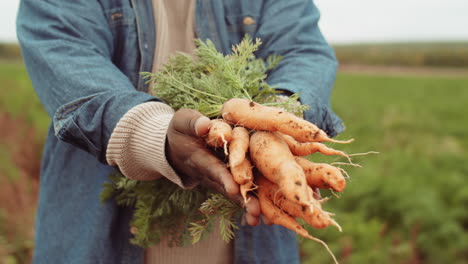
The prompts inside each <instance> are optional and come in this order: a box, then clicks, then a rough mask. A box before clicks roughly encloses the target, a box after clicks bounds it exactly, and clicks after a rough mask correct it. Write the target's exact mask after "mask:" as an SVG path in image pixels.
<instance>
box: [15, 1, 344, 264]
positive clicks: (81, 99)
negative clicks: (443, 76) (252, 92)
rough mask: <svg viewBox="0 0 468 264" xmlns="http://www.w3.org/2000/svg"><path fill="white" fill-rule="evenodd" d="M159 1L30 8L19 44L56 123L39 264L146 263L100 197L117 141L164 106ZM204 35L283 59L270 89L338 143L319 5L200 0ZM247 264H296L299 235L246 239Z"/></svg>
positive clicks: (275, 231) (239, 238)
mask: <svg viewBox="0 0 468 264" xmlns="http://www.w3.org/2000/svg"><path fill="white" fill-rule="evenodd" d="M152 11H153V8H152V1H151V0H120V1H119V0H87V1H65V0H22V1H21V4H20V8H19V13H18V18H17V30H18V32H17V33H18V39H19V41H20V44H21V48H22V52H23V56H24V60H25V63H26V67H27V70H28V73H29V76H30V78H31V81H32V83H33V86H34V89H35V91H36V93H37V95H38V96H39V98H40V99H41V101H42V103H43V105H44V107H45V109H46V111H47V112H48V114H49V115H50V117H51V118H52V122H51V126H50V128H49V132H48V136H47V140H46V143H45V149H44V155H43V160H42V168H41V178H40V194H39V208H38V212H37V216H36V237H35V252H34V262H35V263H68V264H71V263H113V264H114V263H142V262H143V249H141V248H139V247H136V246H134V245H131V244H130V243H129V239H130V237H131V234H130V232H129V219H130V217H131V213H132V210H131V209H130V208H121V207H117V206H116V205H115V203H114V202H112V201H110V202H107V203H105V204H102V203H100V201H99V194H100V192H101V190H102V185H103V183H104V182H106V180H107V176H108V175H109V174H110V173H111V172H112V171H113V170H115V168H113V167H111V166H109V165H107V164H106V161H105V154H106V147H107V144H108V141H109V137H110V135H111V133H112V131H113V128H114V127H115V125H116V123H117V122H118V121H119V119H120V118H121V117H122V116H123V115H124V114H125V113H126V112H127V111H128V110H129V109H131V108H132V107H134V106H136V105H138V104H141V103H143V102H147V101H158V100H159V99H158V98H155V97H153V96H150V95H148V94H147V93H146V91H147V87H146V85H145V82H144V80H142V79H141V78H140V76H139V72H143V71H151V67H152V62H153V55H154V54H153V53H154V50H155V38H156V37H157V36H155V25H154V19H153V12H152ZM195 17H196V25H195V30H196V35H197V37H198V38H201V39H211V40H212V41H213V42H214V44H215V45H216V47H217V48H218V50H220V51H222V52H223V53H225V54H228V53H229V52H230V48H231V45H233V44H236V43H238V42H239V41H240V40H241V38H242V37H243V36H244V35H245V34H250V35H251V36H252V37H254V38H256V37H259V38H261V39H262V41H263V45H262V47H261V49H260V50H259V51H258V52H257V55H258V56H259V57H263V58H265V57H266V56H268V55H269V54H279V55H282V56H284V59H283V60H282V62H281V63H280V64H279V65H278V67H277V68H276V69H275V70H274V71H273V72H271V74H270V75H269V77H268V80H267V81H268V83H269V84H271V85H275V86H277V87H279V88H281V89H283V90H286V91H290V92H292V93H300V100H301V101H302V102H303V103H305V104H308V105H310V110H308V111H307V112H306V113H305V118H306V119H307V120H309V121H311V122H314V123H316V124H317V125H318V126H319V127H321V128H322V129H324V130H325V131H326V132H327V133H328V134H329V135H330V136H335V135H336V134H337V133H339V132H341V131H342V130H343V125H342V123H341V120H340V119H339V118H338V117H337V116H336V115H335V114H334V113H333V112H332V110H331V109H330V104H329V99H330V93H331V89H332V86H333V82H334V78H335V74H336V67H337V62H336V59H335V56H334V52H333V50H332V48H330V46H329V45H328V44H327V43H326V41H325V40H324V38H323V37H322V35H321V33H320V31H319V29H318V27H317V22H318V19H319V13H318V11H317V9H316V7H315V6H314V4H313V2H312V1H311V0H224V1H220V0H198V1H197V3H196V15H195ZM235 262H236V263H297V262H299V257H298V248H297V243H296V241H295V236H294V235H292V233H291V232H290V231H287V230H285V229H284V228H281V227H279V226H263V225H262V226H259V227H248V226H243V227H241V229H240V230H238V231H236V240H235Z"/></svg>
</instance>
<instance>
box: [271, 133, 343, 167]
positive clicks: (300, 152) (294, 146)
mask: <svg viewBox="0 0 468 264" xmlns="http://www.w3.org/2000/svg"><path fill="white" fill-rule="evenodd" d="M276 134H278V135H279V136H280V137H281V138H282V139H284V141H285V142H286V143H287V144H288V146H289V149H290V150H291V152H292V154H294V155H296V156H308V155H310V154H313V153H315V152H320V153H322V154H324V155H339V156H343V157H346V158H347V159H348V160H349V161H350V157H349V155H348V154H346V153H344V152H343V151H339V150H336V149H333V148H330V147H328V146H326V145H324V144H322V143H319V142H304V143H301V142H299V141H297V140H295V139H294V138H293V137H291V136H289V135H285V134H283V133H281V132H276Z"/></svg>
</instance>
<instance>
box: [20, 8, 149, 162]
mask: <svg viewBox="0 0 468 264" xmlns="http://www.w3.org/2000/svg"><path fill="white" fill-rule="evenodd" d="M17 34H18V39H19V42H20V45H21V49H22V53H23V57H24V61H25V64H26V68H27V70H28V73H29V76H30V79H31V81H32V84H33V86H34V89H35V90H36V93H37V95H38V96H39V98H40V99H41V101H42V103H43V105H44V107H45V109H46V111H47V112H48V114H49V115H50V116H51V117H52V122H53V127H54V131H55V135H56V136H57V137H58V138H59V139H60V140H62V141H65V142H67V143H70V144H73V145H75V146H76V147H79V148H80V149H82V150H85V151H87V152H89V153H91V154H92V155H94V156H95V157H96V158H98V159H99V160H100V161H101V162H103V163H105V161H106V159H105V154H106V147H107V144H108V141H109V137H110V135H111V133H112V131H113V129H114V127H115V126H116V124H117V122H118V121H119V119H120V118H121V117H122V116H123V115H124V114H125V113H126V112H127V111H128V110H130V109H131V108H132V107H133V106H136V105H138V104H141V103H143V102H147V101H155V100H158V99H156V98H154V97H152V96H150V95H148V94H146V93H143V92H138V91H137V90H136V89H135V87H134V86H133V84H132V83H131V81H130V80H129V79H128V78H127V77H126V76H125V75H124V74H123V73H122V72H121V71H120V70H119V69H118V68H117V67H116V66H115V65H114V64H113V63H112V59H111V54H112V52H113V48H114V47H113V41H112V34H111V29H110V28H109V23H108V21H107V19H106V17H105V15H104V12H103V10H102V7H101V6H100V4H99V3H98V1H93V0H89V1H63V0H23V1H21V4H20V7H19V11H18V17H17ZM135 48H138V47H135Z"/></svg>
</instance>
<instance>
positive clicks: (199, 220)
mask: <svg viewBox="0 0 468 264" xmlns="http://www.w3.org/2000/svg"><path fill="white" fill-rule="evenodd" d="M109 178H110V182H107V183H106V184H105V185H104V189H103V191H102V193H101V201H103V202H104V201H105V200H107V199H110V198H114V200H115V201H116V203H117V204H118V205H120V206H130V207H134V208H135V211H134V215H133V218H132V221H131V226H132V227H131V231H132V233H133V234H134V238H133V239H132V241H131V242H132V243H134V244H136V245H139V246H142V247H149V246H151V245H154V244H157V243H159V242H160V241H161V238H162V237H163V236H166V235H169V237H170V242H169V245H170V246H186V245H189V244H190V243H196V242H198V241H199V240H200V239H201V238H202V237H205V236H206V234H207V233H208V232H210V231H212V229H213V228H212V227H213V226H215V224H216V222H217V221H218V220H219V219H220V221H221V225H220V232H221V235H222V237H223V238H224V239H226V240H229V239H232V237H233V233H232V230H231V228H233V227H235V225H234V222H233V220H232V219H234V218H233V217H234V216H235V214H237V213H238V212H241V208H240V207H239V206H237V205H236V204H234V203H232V202H230V201H228V200H226V199H225V198H224V197H223V196H222V195H220V194H214V193H210V192H209V191H208V190H206V189H204V188H202V187H196V188H194V189H191V190H184V189H182V188H180V187H179V186H177V185H175V184H174V183H172V182H170V181H169V180H167V179H160V180H156V181H148V182H144V181H136V180H131V179H128V178H126V177H125V176H123V175H122V174H120V173H114V174H112V175H111V176H110V177H109Z"/></svg>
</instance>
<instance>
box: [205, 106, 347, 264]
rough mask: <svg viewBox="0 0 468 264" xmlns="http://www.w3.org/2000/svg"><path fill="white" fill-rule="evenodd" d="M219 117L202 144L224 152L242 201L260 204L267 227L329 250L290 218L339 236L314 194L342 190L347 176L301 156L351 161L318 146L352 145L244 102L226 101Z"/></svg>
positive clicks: (276, 111)
mask: <svg viewBox="0 0 468 264" xmlns="http://www.w3.org/2000/svg"><path fill="white" fill-rule="evenodd" d="M221 116H222V119H213V120H212V121H211V122H212V123H211V127H210V132H209V134H208V136H207V137H206V142H207V144H208V145H209V146H212V147H214V148H224V151H225V154H227V157H228V167H229V169H230V171H231V173H232V175H233V178H234V180H235V181H236V182H237V183H238V184H239V185H240V189H241V194H242V196H243V197H244V199H245V201H247V199H248V196H247V194H248V193H249V192H251V193H253V194H254V195H256V196H257V197H258V199H259V203H260V207H261V211H262V214H263V215H264V217H266V218H267V219H268V220H269V221H270V222H271V223H274V224H278V225H282V226H284V227H286V228H288V229H290V230H293V231H294V232H296V233H297V234H299V235H301V236H303V237H305V238H308V239H313V240H315V241H318V242H320V243H322V244H323V245H324V246H325V247H326V248H327V249H328V247H327V246H326V244H325V243H324V242H323V241H321V240H319V239H317V238H315V237H313V236H311V235H310V234H309V233H308V232H307V231H306V229H305V228H304V227H303V226H302V225H300V224H299V223H298V222H296V219H295V218H297V217H299V218H302V219H303V220H304V221H305V222H306V223H307V224H309V225H311V226H313V227H314V228H325V227H327V226H330V225H333V226H336V227H337V228H338V229H339V230H340V231H341V227H340V226H339V225H338V224H337V223H336V222H335V221H334V220H333V219H332V217H331V216H332V215H333V214H332V213H329V212H326V211H324V210H323V209H322V204H323V203H324V202H325V201H326V199H321V198H320V196H317V195H315V194H314V191H313V190H314V189H315V188H326V189H332V190H334V191H337V192H341V191H343V190H344V188H345V187H346V179H345V176H344V175H346V173H345V172H344V170H343V169H341V168H338V167H334V166H332V165H330V164H325V163H314V162H311V161H309V160H308V159H306V158H304V157H302V156H307V155H310V154H312V153H315V152H320V153H322V154H325V155H340V156H344V157H346V158H348V159H349V160H350V158H349V155H347V154H346V153H344V152H342V151H339V150H335V149H332V148H330V147H327V146H326V145H324V144H323V143H320V142H335V143H349V142H351V141H352V140H348V141H339V140H334V139H331V138H329V137H328V136H327V134H326V133H325V132H324V131H322V130H320V129H319V128H318V127H317V126H316V125H314V124H312V123H310V122H308V121H306V120H304V119H302V118H300V117H297V116H296V115H293V114H291V113H289V112H286V111H285V110H283V109H281V108H277V107H269V106H264V105H261V104H258V103H255V102H253V101H250V100H247V99H238V98H233V99H230V100H228V101H226V102H225V103H224V104H223V108H222V113H221ZM328 250H329V249H328ZM332 256H333V254H332ZM335 262H336V259H335Z"/></svg>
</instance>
